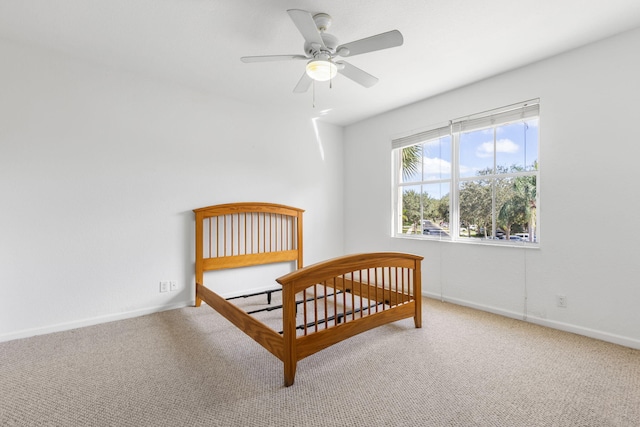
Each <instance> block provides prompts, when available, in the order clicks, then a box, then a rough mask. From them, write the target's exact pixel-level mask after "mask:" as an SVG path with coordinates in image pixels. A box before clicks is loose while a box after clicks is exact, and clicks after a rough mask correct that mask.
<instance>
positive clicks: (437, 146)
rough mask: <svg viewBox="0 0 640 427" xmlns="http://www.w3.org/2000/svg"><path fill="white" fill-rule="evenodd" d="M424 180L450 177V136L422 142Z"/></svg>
mask: <svg viewBox="0 0 640 427" xmlns="http://www.w3.org/2000/svg"><path fill="white" fill-rule="evenodd" d="M423 150H424V158H423V164H424V180H425V181H433V180H438V179H449V178H451V136H444V137H442V138H439V139H434V140H431V141H428V142H425V143H424V148H423Z"/></svg>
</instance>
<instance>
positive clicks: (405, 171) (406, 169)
mask: <svg viewBox="0 0 640 427" xmlns="http://www.w3.org/2000/svg"><path fill="white" fill-rule="evenodd" d="M421 164H422V147H421V146H420V145H411V146H409V147H405V148H403V149H402V178H403V179H408V178H410V177H411V176H412V175H414V174H416V173H418V172H420V166H421Z"/></svg>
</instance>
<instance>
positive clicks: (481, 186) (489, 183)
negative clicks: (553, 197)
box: [392, 100, 539, 245]
mask: <svg viewBox="0 0 640 427" xmlns="http://www.w3.org/2000/svg"><path fill="white" fill-rule="evenodd" d="M538 123H539V103H538V100H532V101H527V102H524V103H520V104H517V105H512V106H508V107H504V108H501V109H498V110H493V111H490V112H486V113H481V114H477V115H473V116H469V117H465V118H461V119H456V120H451V121H450V122H449V123H448V124H447V125H445V126H440V127H435V128H433V129H429V130H426V131H424V132H419V133H415V134H412V135H409V136H405V137H402V138H398V139H394V140H393V142H392V155H393V161H394V186H393V187H394V207H395V209H394V225H393V230H394V235H395V236H407V237H409V236H410V237H418V236H419V237H421V238H426V239H447V240H454V241H474V242H481V241H484V242H488V241H491V242H492V243H509V244H519V245H527V244H529V245H535V244H537V243H538V241H539V233H538V216H539V208H538V173H539V172H538V170H539V160H538V149H539V138H538V130H539V126H538Z"/></svg>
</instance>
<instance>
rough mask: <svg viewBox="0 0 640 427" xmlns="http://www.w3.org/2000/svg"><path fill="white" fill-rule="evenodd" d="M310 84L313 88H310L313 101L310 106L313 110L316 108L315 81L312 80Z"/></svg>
mask: <svg viewBox="0 0 640 427" xmlns="http://www.w3.org/2000/svg"><path fill="white" fill-rule="evenodd" d="M311 84H312V85H313V87H312V91H313V99H312V101H311V106H312V107H313V108H316V81H315V80H314V81H313V82H312V83H311Z"/></svg>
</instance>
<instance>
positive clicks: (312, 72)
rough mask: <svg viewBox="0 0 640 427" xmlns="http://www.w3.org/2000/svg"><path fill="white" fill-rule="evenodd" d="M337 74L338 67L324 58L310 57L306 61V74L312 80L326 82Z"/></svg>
mask: <svg viewBox="0 0 640 427" xmlns="http://www.w3.org/2000/svg"><path fill="white" fill-rule="evenodd" d="M336 74H338V67H336V64H334V63H333V62H331V61H328V60H326V59H312V60H311V61H309V62H308V63H307V75H308V76H309V77H311V78H312V79H313V80H317V81H319V82H326V81H327V80H331V79H332V78H334V77H335V76H336Z"/></svg>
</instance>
